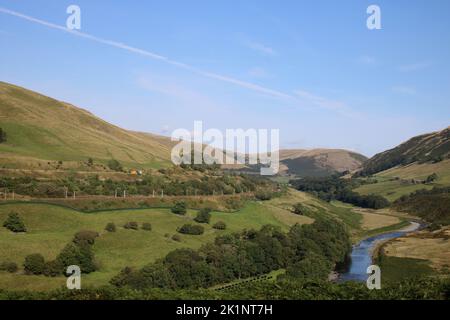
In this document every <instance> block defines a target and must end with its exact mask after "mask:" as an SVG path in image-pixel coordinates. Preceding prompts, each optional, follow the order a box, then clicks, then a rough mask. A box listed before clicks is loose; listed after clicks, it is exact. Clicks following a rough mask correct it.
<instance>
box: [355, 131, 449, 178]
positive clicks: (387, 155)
mask: <svg viewBox="0 0 450 320" xmlns="http://www.w3.org/2000/svg"><path fill="white" fill-rule="evenodd" d="M449 157H450V127H448V128H446V129H444V130H442V131H439V132H433V133H429V134H424V135H420V136H417V137H414V138H411V139H409V140H408V141H406V142H404V143H402V144H400V145H399V146H397V147H395V148H393V149H390V150H387V151H384V152H381V153H379V154H376V155H375V156H373V157H372V158H370V159H369V160H368V161H366V162H365V163H364V166H363V169H362V170H361V171H360V174H361V175H363V176H367V175H371V174H375V173H378V172H381V171H384V170H387V169H391V168H393V167H396V166H399V165H401V166H405V165H408V164H411V163H414V162H418V163H424V162H439V161H442V160H444V159H446V158H449Z"/></svg>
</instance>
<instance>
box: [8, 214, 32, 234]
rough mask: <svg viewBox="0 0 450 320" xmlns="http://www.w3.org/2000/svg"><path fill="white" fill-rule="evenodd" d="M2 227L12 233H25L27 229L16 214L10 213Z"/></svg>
mask: <svg viewBox="0 0 450 320" xmlns="http://www.w3.org/2000/svg"><path fill="white" fill-rule="evenodd" d="M3 226H4V227H5V228H7V229H9V230H11V231H12V232H26V231H27V228H26V227H25V224H24V223H23V221H22V219H21V218H20V217H19V215H18V214H17V213H16V212H14V211H13V212H11V213H10V214H9V215H8V218H7V219H6V220H5V222H4V223H3Z"/></svg>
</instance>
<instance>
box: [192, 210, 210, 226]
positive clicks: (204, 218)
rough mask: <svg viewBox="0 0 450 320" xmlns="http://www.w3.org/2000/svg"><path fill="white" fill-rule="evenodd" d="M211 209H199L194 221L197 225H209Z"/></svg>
mask: <svg viewBox="0 0 450 320" xmlns="http://www.w3.org/2000/svg"><path fill="white" fill-rule="evenodd" d="M210 212H211V209H208V208H203V209H200V211H199V212H198V214H197V216H196V217H195V219H194V220H195V221H196V222H198V223H209V220H210V219H211V213H210Z"/></svg>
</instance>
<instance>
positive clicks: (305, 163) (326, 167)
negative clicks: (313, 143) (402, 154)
mask: <svg viewBox="0 0 450 320" xmlns="http://www.w3.org/2000/svg"><path fill="white" fill-rule="evenodd" d="M280 160H281V172H282V173H285V174H291V175H296V176H299V177H321V176H326V175H330V174H333V173H336V172H345V171H353V170H356V169H358V168H360V167H361V165H362V163H363V162H364V161H366V160H367V158H366V157H365V156H363V155H362V154H359V153H356V152H352V151H348V150H342V149H312V150H298V149H297V150H281V151H280Z"/></svg>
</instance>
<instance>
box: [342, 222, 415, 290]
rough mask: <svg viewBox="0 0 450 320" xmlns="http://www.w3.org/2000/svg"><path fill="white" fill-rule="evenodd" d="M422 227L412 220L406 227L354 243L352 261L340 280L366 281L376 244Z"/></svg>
mask: <svg viewBox="0 0 450 320" xmlns="http://www.w3.org/2000/svg"><path fill="white" fill-rule="evenodd" d="M420 227H421V225H420V224H419V223H417V222H411V224H410V225H409V226H408V227H406V228H404V229H401V230H398V231H393V232H389V233H383V234H380V235H377V236H373V237H370V238H367V239H364V240H362V241H361V242H359V243H358V244H356V245H354V246H353V249H352V253H351V255H350V261H349V263H348V264H347V267H346V268H345V269H346V271H345V272H342V273H340V274H339V278H338V281H364V282H365V281H366V280H367V277H368V274H367V273H366V271H367V267H369V266H370V265H372V264H373V263H372V253H373V250H374V249H375V247H376V245H377V244H378V243H379V242H380V241H386V240H390V239H394V238H398V237H401V236H403V235H405V234H407V233H409V232H413V231H416V230H418V229H419V228H420Z"/></svg>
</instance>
